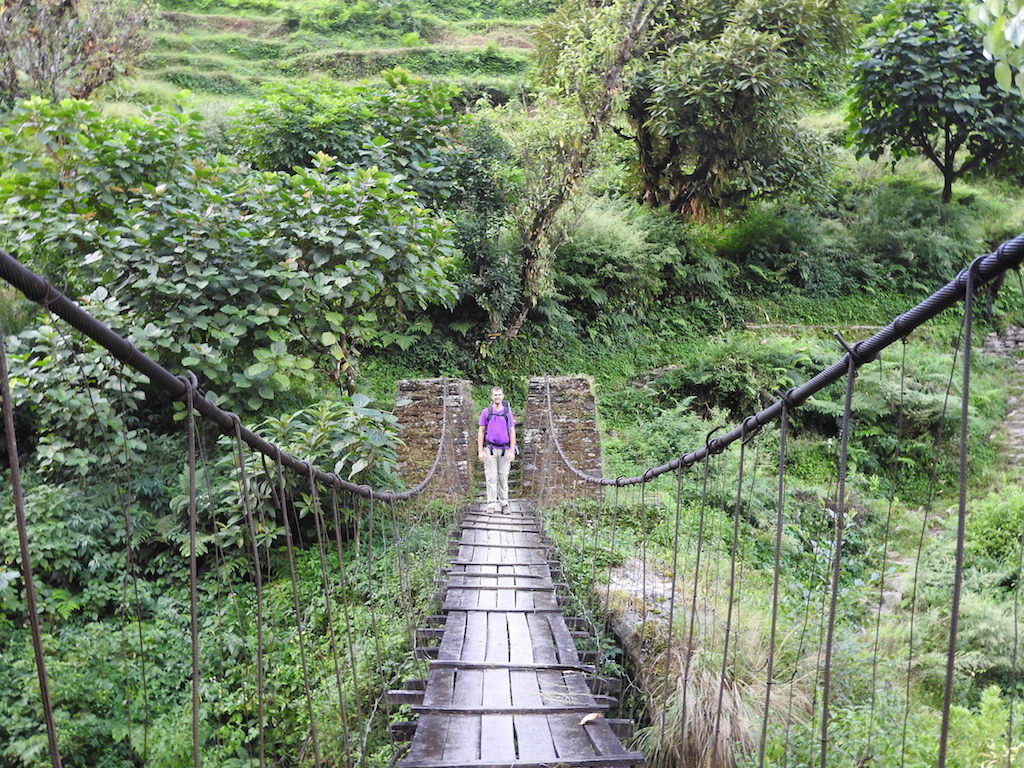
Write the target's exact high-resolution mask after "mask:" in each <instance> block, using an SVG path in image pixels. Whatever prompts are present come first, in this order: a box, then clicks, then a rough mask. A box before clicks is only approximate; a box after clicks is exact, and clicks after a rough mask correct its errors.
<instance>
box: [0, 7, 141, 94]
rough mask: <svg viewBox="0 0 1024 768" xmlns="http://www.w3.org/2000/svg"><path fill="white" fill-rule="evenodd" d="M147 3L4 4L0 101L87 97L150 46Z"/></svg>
mask: <svg viewBox="0 0 1024 768" xmlns="http://www.w3.org/2000/svg"><path fill="white" fill-rule="evenodd" d="M149 14H150V6H149V3H148V2H146V1H145V0H62V1H61V2H39V0H3V3H2V4H0V97H5V98H6V99H8V100H10V101H13V100H15V99H19V98H24V97H26V96H32V95H37V96H45V97H47V98H50V99H55V100H57V99H66V98H69V97H72V98H80V99H84V98H88V97H89V95H90V94H91V93H92V92H93V91H95V90H96V89H97V88H99V87H100V86H101V85H104V84H106V83H108V82H110V81H111V80H113V79H115V78H117V77H119V76H120V75H123V74H126V73H128V72H130V71H131V70H132V69H133V68H134V67H135V64H136V62H137V61H138V59H139V57H140V56H141V55H142V53H143V52H144V51H145V50H146V48H148V47H149V37H148V36H147V34H146V31H145V30H146V26H147V24H148V22H149Z"/></svg>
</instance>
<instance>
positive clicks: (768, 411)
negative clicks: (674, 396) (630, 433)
mask: <svg viewBox="0 0 1024 768" xmlns="http://www.w3.org/2000/svg"><path fill="white" fill-rule="evenodd" d="M1022 262H1024V234H1022V235H1018V236H1017V237H1015V238H1013V239H1012V240H1007V241H1006V242H1005V243H1003V244H1002V245H1000V246H999V247H998V248H997V249H996V250H995V251H994V252H993V253H990V254H988V255H986V256H979V257H978V258H977V259H975V260H974V261H973V262H972V266H971V267H965V268H964V269H962V270H961V271H960V272H959V273H958V274H957V276H956V277H955V278H953V279H952V280H950V281H949V282H948V283H946V284H945V285H944V286H943V287H942V288H940V289H939V290H937V291H935V293H933V294H932V295H931V296H929V297H928V298H926V299H925V300H924V301H922V302H920V303H919V304H917V305H916V306H914V307H913V308H911V309H909V310H907V311H906V312H904V313H903V314H902V315H899V316H897V317H896V318H895V319H893V321H892V322H890V323H889V324H888V325H887V326H886V327H885V328H883V329H882V330H881V331H879V332H878V333H876V334H875V335H874V336H871V337H870V338H868V339H865V340H863V341H858V342H857V343H855V344H854V345H853V346H852V348H850V349H849V350H848V351H847V354H846V355H844V356H843V357H841V358H840V359H839V360H837V361H836V362H834V363H832V365H830V366H828V367H827V368H825V369H823V370H821V371H819V372H818V374H817V375H815V376H814V377H813V378H811V379H810V380H808V381H806V382H804V383H803V384H801V385H799V386H796V387H793V388H792V389H790V390H789V391H788V392H787V393H786V394H787V396H788V398H789V401H790V403H791V404H792V405H793V407H796V406H799V405H802V404H803V403H804V402H806V401H807V399H808V398H810V397H811V396H813V395H815V394H817V393H818V392H820V391H821V390H823V389H825V388H826V387H828V386H829V385H831V384H834V383H836V382H837V381H839V380H840V379H842V378H843V376H845V375H846V372H847V370H848V369H849V366H850V362H851V361H852V362H853V363H854V365H855V367H857V368H859V367H860V366H862V365H864V364H865V363H868V362H871V361H872V360H874V359H875V357H877V355H878V353H879V352H881V351H882V350H883V349H885V348H886V347H888V346H890V345H892V344H894V343H896V342H897V341H899V340H900V339H902V338H904V337H906V336H907V335H908V334H909V333H910V332H912V331H914V330H915V329H917V328H919V327H920V326H922V325H924V324H925V323H926V322H928V321H929V320H931V319H932V318H934V317H936V316H937V315H938V314H940V313H941V312H942V311H944V310H946V309H948V308H949V307H952V306H953V305H954V304H956V303H957V302H959V301H960V300H961V299H962V298H963V297H964V293H965V290H966V287H967V282H968V276H967V272H968V270H969V269H973V270H974V276H973V278H971V279H972V281H973V285H974V286H975V287H979V286H981V285H983V284H985V283H987V282H988V281H990V280H992V279H993V278H994V277H996V276H998V275H1000V274H1002V273H1003V272H1005V271H1006V270H1007V269H1011V268H1016V267H1018V266H1020V264H1021V263H1022ZM2 269H3V264H2V263H0V276H3V272H2ZM26 295H27V294H26ZM29 298H32V297H31V296H30V297H29ZM549 400H550V398H549ZM549 408H550V406H549ZM782 408H783V402H782V400H781V399H780V400H776V401H775V402H774V403H772V404H771V405H769V406H768V407H767V408H764V409H762V410H761V411H758V412H757V413H756V414H754V415H753V416H749V417H747V418H746V419H744V421H743V423H744V424H746V423H747V422H751V423H752V424H753V425H754V427H753V428H750V429H748V431H752V429H754V428H760V427H763V426H764V425H765V424H768V423H769V422H772V421H774V420H776V419H778V418H779V416H780V415H781V413H782ZM742 436H743V428H742V427H741V426H737V427H734V428H733V429H732V430H730V431H729V432H727V433H725V434H724V435H722V436H720V437H717V438H715V439H714V440H713V441H711V443H710V444H708V445H705V446H702V447H700V448H698V449H697V450H695V451H693V452H691V453H685V454H682V455H680V456H677V457H676V458H674V459H672V460H671V461H669V462H667V463H665V464H662V465H661V466H658V467H653V468H651V469H648V470H647V471H646V472H644V473H643V474H642V475H636V476H634V477H626V478H621V477H620V478H611V477H598V476H596V475H589V474H587V473H586V472H583V471H582V470H581V469H579V468H578V467H577V466H576V465H575V464H573V463H572V461H570V460H569V458H568V456H566V454H565V451H564V450H563V449H562V446H561V443H560V442H559V440H558V434H557V433H556V432H554V431H552V435H551V437H552V439H553V440H554V442H555V446H556V448H557V449H558V455H559V457H560V458H561V459H562V462H563V463H564V464H565V465H566V468H567V469H569V471H570V472H572V473H573V474H574V475H576V476H577V477H578V478H580V479H581V480H583V481H585V482H588V483H596V484H599V485H615V484H616V483H619V484H622V485H636V484H638V483H647V482H650V481H651V480H653V479H654V478H655V477H658V476H659V475H663V474H665V473H666V472H671V471H672V470H674V469H677V468H678V467H679V466H691V465H693V464H696V463H697V462H698V461H700V460H701V459H703V458H704V455H705V454H706V453H709V452H710V453H721V452H722V451H723V450H725V447H726V446H728V445H729V444H731V443H734V442H735V441H737V440H739V439H740V438H741V437H742Z"/></svg>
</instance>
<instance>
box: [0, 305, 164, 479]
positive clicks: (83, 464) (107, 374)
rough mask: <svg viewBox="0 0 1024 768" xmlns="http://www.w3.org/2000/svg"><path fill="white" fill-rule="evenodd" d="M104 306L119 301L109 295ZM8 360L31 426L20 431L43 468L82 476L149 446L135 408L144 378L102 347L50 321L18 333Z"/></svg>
mask: <svg viewBox="0 0 1024 768" xmlns="http://www.w3.org/2000/svg"><path fill="white" fill-rule="evenodd" d="M98 294H99V295H100V296H103V295H105V291H104V290H103V289H99V291H98ZM106 309H107V310H109V311H112V312H116V311H117V310H118V309H119V307H118V305H117V304H116V302H107V306H106ZM10 360H11V366H12V367H11V372H12V376H11V389H12V393H11V394H12V397H13V399H14V404H15V406H16V407H17V408H18V409H19V416H20V419H21V420H22V421H23V423H26V424H27V425H29V426H30V430H28V429H27V430H25V433H23V437H26V436H27V437H29V441H27V442H28V443H29V445H31V446H32V447H33V449H34V452H35V462H36V466H37V467H38V469H39V470H40V471H42V472H43V473H44V474H47V475H51V476H55V477H58V478H72V477H78V478H85V477H88V476H90V475H91V474H92V473H94V472H95V471H96V470H97V469H99V468H100V467H102V466H109V467H110V468H111V469H113V470H115V471H116V470H117V468H118V467H119V466H120V465H123V464H125V463H134V462H136V461H138V459H139V457H140V455H141V454H142V453H143V452H144V451H145V449H146V443H145V439H144V436H143V435H142V434H141V433H140V432H139V426H140V417H139V413H138V411H139V409H140V404H141V401H142V399H143V394H142V392H141V390H140V384H142V383H145V378H144V377H142V376H140V375H138V374H136V373H134V372H133V371H130V370H128V371H126V370H125V369H124V368H123V367H122V366H121V364H120V363H119V362H117V361H116V360H115V359H114V358H112V357H111V356H110V354H109V353H108V352H107V351H106V350H105V349H102V348H99V347H97V346H96V345H95V344H92V343H91V342H88V343H86V342H84V341H83V339H82V337H81V336H79V335H77V334H73V333H71V332H70V331H61V330H58V329H57V328H56V327H54V326H51V325H39V326H31V327H28V328H26V329H25V330H23V331H22V332H21V333H20V334H19V335H18V336H15V337H14V338H13V339H12V341H11V343H10ZM72 382H74V385H75V386H72V385H71V384H72ZM108 439H109V440H110V443H109V444H108V445H107V450H106V451H104V450H102V449H101V446H104V445H105V444H107V443H106V441H107V440H108Z"/></svg>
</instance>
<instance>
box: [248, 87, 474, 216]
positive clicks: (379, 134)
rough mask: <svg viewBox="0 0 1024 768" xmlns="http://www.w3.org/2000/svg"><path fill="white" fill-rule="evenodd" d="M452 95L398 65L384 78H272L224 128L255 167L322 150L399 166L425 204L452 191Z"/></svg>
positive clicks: (307, 157)
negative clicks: (350, 82) (351, 82)
mask: <svg viewBox="0 0 1024 768" xmlns="http://www.w3.org/2000/svg"><path fill="white" fill-rule="evenodd" d="M453 95H454V91H453V89H452V88H451V86H448V85H445V84H442V83H428V82H425V81H422V80H417V79H414V78H412V77H410V76H409V75H408V74H406V73H404V72H400V71H393V72H385V73H384V83H381V84H374V83H363V84H360V85H356V86H349V87H344V86H339V85H337V84H335V83H331V82H329V81H327V80H318V81H311V82H305V83H295V82H288V83H282V84H273V85H268V86H266V87H265V88H264V89H263V95H262V98H261V99H259V100H258V101H256V102H253V103H252V104H249V105H246V106H244V107H242V108H240V109H239V111H238V112H237V116H236V118H237V119H236V120H235V121H234V122H233V123H232V125H231V126H230V129H229V136H230V138H231V140H232V142H233V143H234V144H235V146H236V147H237V150H238V152H239V153H240V154H241V155H242V156H243V157H244V158H245V159H246V160H249V161H250V162H252V163H254V164H255V165H256V166H257V167H259V168H263V169H266V170H275V171H283V170H289V169H292V168H297V167H307V166H309V165H311V164H312V162H313V158H314V157H315V155H316V153H318V152H323V153H326V154H328V155H331V156H332V157H334V158H336V159H337V160H338V162H339V163H341V164H342V165H344V166H359V167H367V166H373V165H376V166H378V167H379V168H381V169H383V170H386V171H390V172H393V173H398V174H402V176H403V177H404V181H405V183H406V184H407V185H408V186H410V187H411V188H412V189H414V190H416V191H417V192H418V193H419V194H420V195H421V198H422V199H423V201H424V202H425V203H426V204H428V205H436V204H438V203H441V202H442V201H444V200H445V199H446V198H447V197H449V196H450V195H451V194H452V192H453V190H452V184H453V178H452V164H453V162H455V161H456V160H457V153H456V149H455V146H454V143H453V133H454V132H455V131H456V130H457V125H458V118H457V116H456V114H455V111H454V109H453V108H452V105H451V98H452V96H453Z"/></svg>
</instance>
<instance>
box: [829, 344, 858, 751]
mask: <svg viewBox="0 0 1024 768" xmlns="http://www.w3.org/2000/svg"><path fill="white" fill-rule="evenodd" d="M848 357H849V367H848V368H847V370H846V396H845V398H844V400H843V426H842V430H843V434H842V439H841V444H840V449H839V492H838V494H837V499H836V536H835V552H834V553H833V555H832V586H831V590H830V596H829V605H828V629H827V634H826V637H825V670H824V673H823V678H822V690H821V762H820V766H821V768H826V766H827V765H828V727H829V705H830V703H831V702H830V701H829V694H830V691H831V687H832V655H833V651H834V643H835V628H836V609H837V605H838V602H839V572H840V567H841V564H842V559H843V532H844V531H843V529H844V526H845V524H846V471H847V460H848V457H849V447H850V426H851V423H850V422H851V418H850V417H851V412H852V410H853V382H854V379H855V378H856V376H857V364H856V360H855V359H854V354H853V352H852V350H851V351H850V352H849V353H848Z"/></svg>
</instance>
